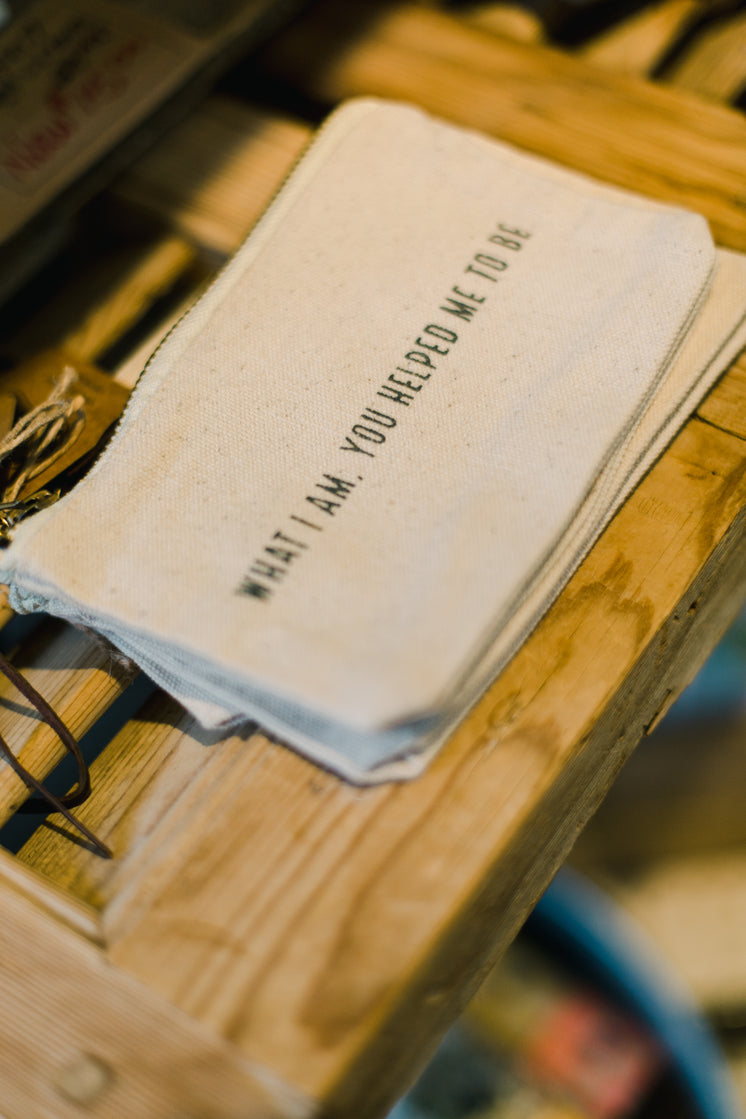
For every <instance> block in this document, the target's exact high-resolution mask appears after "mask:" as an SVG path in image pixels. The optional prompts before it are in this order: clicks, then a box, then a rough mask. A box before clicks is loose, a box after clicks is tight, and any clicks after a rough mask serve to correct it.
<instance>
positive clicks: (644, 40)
mask: <svg viewBox="0 0 746 1119" xmlns="http://www.w3.org/2000/svg"><path fill="white" fill-rule="evenodd" d="M706 5H707V0H662V2H659V3H657V4H652V5H648V6H646V7H645V8H643V9H642V11H640V12H638V13H637V14H636V15H634V16H632V17H631V18H629V19H626V20H623V21H622V22H621V23H615V24H613V25H612V27H611V28H610V29H609V30H608V31H606V32H605V34H603V35H598V36H596V38H595V39H592V40H591V41H590V42H589V43H588V44H587V45H586V46H584V47H583V48H582V50H580V51H579V52H578V53H579V54H580V55H581V57H582V58H584V59H585V60H586V62H592V63H593V64H594V65H596V66H605V67H607V68H608V69H609V70H613V71H614V73H616V74H638V75H640V76H641V77H644V76H645V75H647V74H649V73H650V72H651V71H652V70H653V69H654V67H655V66H656V64H657V63H658V62H660V61H661V59H662V58H663V57H664V56H665V55H666V53H667V51H668V50H669V48H670V47H671V46H673V44H674V43H676V42H677V40H678V38H679V36H680V35H681V34H682V33H683V32H684V31H685V30H686V28H687V27H688V26H689V24H690V23H691V21H692V17H693V16H695V15H697V14H699V13H701V12H702V11H703V10H704V9H705V7H706Z"/></svg>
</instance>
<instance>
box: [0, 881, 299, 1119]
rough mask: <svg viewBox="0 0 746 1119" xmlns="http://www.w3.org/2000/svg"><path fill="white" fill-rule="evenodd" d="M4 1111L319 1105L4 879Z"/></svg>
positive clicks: (166, 1112) (43, 1113)
mask: <svg viewBox="0 0 746 1119" xmlns="http://www.w3.org/2000/svg"><path fill="white" fill-rule="evenodd" d="M0 904H1V905H2V911H3V920H2V923H1V925H0V953H2V958H3V967H2V969H0V1005H1V1006H2V1010H3V1013H2V1014H1V1015H0V1083H2V1086H3V1088H2V1109H3V1116H4V1117H5V1119H31V1117H33V1119H122V1117H123V1116H133V1117H134V1116H137V1119H166V1117H169V1119H170V1117H172V1116H174V1117H175V1116H184V1117H185V1119H186V1117H188V1116H200V1117H204V1119H281V1117H282V1119H301V1117H302V1116H306V1115H308V1114H309V1113H310V1111H309V1107H308V1105H307V1104H306V1102H305V1101H303V1100H302V1099H301V1098H300V1097H299V1096H298V1095H297V1094H296V1093H293V1092H291V1091H290V1090H288V1089H286V1088H284V1087H283V1086H282V1084H281V1083H280V1082H279V1081H274V1082H273V1081H272V1079H271V1078H269V1077H263V1076H262V1074H261V1073H257V1071H256V1070H254V1069H252V1068H251V1066H250V1065H249V1064H248V1063H247V1061H246V1060H245V1059H244V1058H243V1057H242V1055H241V1054H240V1052H239V1051H238V1050H237V1049H236V1048H235V1046H232V1045H229V1044H227V1043H225V1042H222V1041H221V1040H220V1039H219V1038H216V1037H215V1036H214V1035H213V1034H211V1033H209V1032H208V1031H207V1030H205V1029H204V1028H202V1027H201V1026H200V1025H199V1024H198V1023H196V1022H194V1021H192V1020H190V1019H189V1018H188V1017H187V1016H186V1015H184V1014H181V1013H179V1012H178V1011H177V1010H175V1009H174V1008H173V1007H170V1006H169V1005H168V1004H167V1003H165V1002H164V1001H163V1000H162V999H159V998H158V997H156V996H154V995H153V994H152V992H151V991H149V990H148V989H147V988H146V987H144V986H142V984H139V983H137V982H136V981H135V980H133V979H132V978H131V977H130V976H127V975H125V974H122V973H121V972H119V971H118V970H117V969H116V968H113V967H112V966H111V964H110V962H109V961H108V960H107V958H106V956H105V955H104V954H103V953H102V952H101V951H100V950H99V949H98V948H96V947H95V946H94V945H93V944H91V943H90V942H89V941H87V940H84V939H82V938H81V937H80V936H78V935H77V934H76V933H74V932H72V931H70V929H69V928H67V927H66V926H65V925H63V924H61V923H59V922H57V921H56V920H55V919H54V918H53V917H52V916H50V914H49V913H47V912H45V911H44V910H43V909H41V907H39V906H37V905H35V904H34V902H33V901H31V900H30V899H29V898H28V897H26V896H24V894H23V893H22V892H19V891H16V890H14V889H13V887H12V886H11V885H9V884H7V883H6V882H3V883H2V884H0Z"/></svg>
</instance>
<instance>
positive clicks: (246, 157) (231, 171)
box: [112, 95, 311, 253]
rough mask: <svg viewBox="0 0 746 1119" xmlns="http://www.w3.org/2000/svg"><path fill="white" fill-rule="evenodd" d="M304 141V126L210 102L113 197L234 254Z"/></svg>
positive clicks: (228, 102)
mask: <svg viewBox="0 0 746 1119" xmlns="http://www.w3.org/2000/svg"><path fill="white" fill-rule="evenodd" d="M310 136H311V129H310V128H309V126H308V125H305V124H301V123H300V122H297V121H293V120H289V119H287V118H284V117H280V116H277V115H275V114H272V113H269V112H266V111H262V110H259V109H253V108H251V107H249V106H248V105H245V104H242V103H241V102H239V101H237V100H235V99H233V98H229V97H221V96H218V95H214V96H213V97H211V98H209V99H208V100H207V101H206V102H205V104H204V105H202V106H200V108H198V109H197V110H196V111H195V112H193V113H192V114H191V115H190V116H189V117H188V118H187V119H186V120H185V121H183V123H182V124H180V125H179V126H178V127H177V128H174V129H173V130H172V131H171V132H170V133H169V134H168V135H167V136H164V137H163V139H162V140H161V141H160V143H159V144H158V145H157V146H156V147H155V148H154V149H152V150H151V151H150V152H149V153H148V154H146V155H145V156H144V157H143V158H141V159H140V160H138V161H137V163H135V164H134V165H133V167H132V168H131V169H130V170H129V171H128V172H127V173H126V174H125V175H123V176H122V177H121V178H120V179H119V180H118V181H117V183H116V184H115V185H114V187H113V190H112V193H113V195H114V196H115V197H117V198H120V199H123V200H125V201H127V202H129V203H131V204H134V205H137V206H139V207H141V208H142V209H143V210H146V211H147V212H148V213H149V214H151V215H156V216H158V217H159V218H160V219H161V220H163V221H164V222H165V223H167V224H168V225H169V226H170V227H171V228H172V229H174V230H175V231H178V233H180V234H181V235H184V236H186V237H189V238H190V239H192V240H194V241H196V242H197V243H199V244H201V245H203V246H207V247H209V248H212V249H214V250H217V251H218V252H221V253H229V252H233V251H234V250H235V249H236V248H237V247H238V245H239V244H240V243H241V241H242V240H243V238H244V237H245V236H246V234H247V233H248V231H249V230H250V228H251V226H252V225H253V224H254V222H255V221H256V220H257V218H258V217H259V216H260V215H261V213H262V211H263V210H264V209H265V207H266V205H267V203H268V202H269V200H270V199H271V198H272V195H273V194H274V193H275V191H276V190H277V188H278V186H279V184H280V183H281V182H282V180H283V179H284V177H285V175H287V173H288V172H289V171H290V169H291V167H292V165H293V163H294V162H295V160H296V159H297V158H298V156H299V155H300V153H301V151H302V150H303V148H304V147H305V145H306V143H307V142H308V140H309V138H310Z"/></svg>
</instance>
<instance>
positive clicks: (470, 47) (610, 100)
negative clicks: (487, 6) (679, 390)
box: [265, 0, 746, 249]
mask: <svg viewBox="0 0 746 1119" xmlns="http://www.w3.org/2000/svg"><path fill="white" fill-rule="evenodd" d="M358 7H359V6H357V5H356V6H355V11H356V12H357V11H358ZM351 10H352V9H350V8H344V10H341V6H340V5H339V0H332V2H331V3H330V2H328V0H327V3H324V4H322V5H321V7H320V8H319V9H318V10H317V9H316V8H314V11H313V12H312V14H311V16H310V17H309V18H308V19H306V20H299V21H298V23H297V24H296V25H294V27H293V29H291V30H290V31H289V32H287V33H286V34H285V35H283V36H280V37H279V38H278V39H277V40H276V42H275V44H274V46H273V47H272V48H270V50H269V51H268V52H267V54H266V56H265V63H266V65H267V66H268V67H269V68H270V69H271V70H272V71H273V72H274V73H279V74H281V75H284V76H285V77H287V78H288V79H289V80H291V81H293V82H295V83H296V84H300V85H301V86H302V87H303V89H304V90H305V91H306V92H308V93H310V94H312V95H313V96H315V97H318V98H321V99H322V100H327V101H330V102H335V101H338V100H340V99H341V98H344V97H351V96H355V95H359V94H371V95H377V96H382V97H392V98H395V99H400V100H411V101H414V102H416V103H418V104H419V105H421V106H422V107H423V108H425V109H428V110H429V111H431V112H433V113H435V114H437V115H439V116H441V117H444V118H446V119H448V120H453V121H456V122H457V123H460V124H465V125H468V126H469V127H474V128H479V129H482V130H483V131H484V132H487V133H489V134H491V135H494V136H498V137H500V138H502V139H504V140H507V141H509V142H512V143H514V144H516V145H518V146H519V147H522V148H526V149H527V150H529V151H533V152H537V153H539V154H541V155H544V156H547V157H549V158H550V159H554V160H556V161H557V162H558V163H563V164H566V165H570V166H572V167H575V168H577V169H578V170H581V171H585V172H587V173H588V174H590V175H595V176H596V177H598V178H600V179H604V180H606V181H608V182H612V183H616V184H618V185H619V186H622V187H628V188H630V189H632V190H637V191H640V192H642V193H644V194H649V195H651V196H652V197H654V198H661V199H664V200H667V201H672V202H677V203H678V204H680V205H684V206H688V207H690V208H691V209H694V210H697V211H699V212H700V213H702V214H704V215H705V216H706V217H707V218H709V220H710V223H711V226H712V229H713V232H714V234H715V237H716V239H717V240H718V241H719V242H720V243H721V244H723V245H727V246H730V247H732V248H740V249H746V215H745V214H744V206H743V183H744V180H745V179H746V119H744V117H743V116H742V115H741V114H740V113H737V112H736V111H732V110H729V109H726V108H721V107H720V106H717V105H713V104H709V103H707V102H704V101H701V100H699V99H698V98H695V97H691V96H689V95H687V94H685V93H684V92H682V91H674V90H669V89H664V88H662V87H660V86H656V85H653V84H652V83H649V82H644V81H642V80H638V79H636V78H632V77H625V76H621V77H618V76H616V75H613V74H610V73H609V72H607V71H606V70H603V69H601V68H599V67H595V66H591V65H589V64H583V63H582V61H581V60H579V59H573V58H570V57H568V56H567V55H564V54H561V53H560V52H559V51H553V50H549V49H548V48H544V47H535V46H529V45H525V44H522V43H518V42H509V41H507V40H502V39H500V38H499V37H498V36H496V35H489V34H486V33H483V32H480V31H478V30H476V29H474V28H470V27H467V26H465V25H463V24H461V23H460V22H459V21H458V20H455V19H452V18H450V17H448V16H446V15H441V14H439V13H437V12H432V11H429V10H427V9H424V8H418V7H414V6H412V7H405V8H402V9H401V10H396V11H394V12H393V13H391V14H390V15H384V16H382V17H381V19H380V21H379V22H378V23H376V24H375V26H374V27H372V28H369V29H368V30H367V34H366V35H365V36H364V37H360V36H358V37H357V38H356V37H355V32H354V29H353V31H351V32H350V31H348V33H347V34H346V35H345V34H344V29H345V23H346V24H347V25H348V26H349V23H350V20H351V16H350V12H351ZM345 12H347V17H346V20H345Z"/></svg>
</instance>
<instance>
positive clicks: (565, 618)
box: [24, 420, 746, 1117]
mask: <svg viewBox="0 0 746 1119" xmlns="http://www.w3.org/2000/svg"><path fill="white" fill-rule="evenodd" d="M745 510H746V443H744V442H743V441H741V440H739V439H737V438H734V437H733V436H731V435H728V434H726V433H724V432H721V431H719V430H717V429H716V428H714V427H712V426H710V425H708V424H704V423H701V422H699V421H697V420H692V421H690V423H689V424H688V425H687V427H686V429H685V430H684V431H683V432H682V434H681V435H680V436H679V438H678V439H677V440H676V442H675V444H674V445H673V447H672V448H671V450H670V451H669V452H668V453H667V454H666V455H665V456H664V458H663V459H662V460H660V461H659V463H658V464H657V465H656V467H655V468H654V469H653V471H652V472H651V473H650V474H649V475H648V476H647V477H646V479H645V480H644V481H643V483H642V485H641V486H640V487H639V489H638V490H637V491H636V492H635V494H634V495H633V497H632V498H631V500H630V502H629V503H628V504H627V505H626V506H625V508H624V509H623V510H622V511H621V512H620V514H619V515H618V516H617V518H616V519H615V521H614V522H613V523H612V524H611V526H610V527H609V529H608V530H607V531H606V533H605V534H604V536H603V537H602V538H601V540H600V541H599V543H598V544H597V546H596V548H595V549H594V550H593V552H592V553H591V555H590V556H589V557H588V559H587V561H586V562H585V563H584V564H583V566H582V567H581V569H580V570H579V571H578V573H577V574H576V576H575V577H574V578H573V580H572V581H571V582H570V584H569V585H568V587H567V588H566V590H565V592H564V593H563V594H562V596H561V597H560V598H559V600H558V601H557V603H556V604H555V606H554V608H553V609H552V610H551V611H550V613H549V614H548V615H547V617H546V618H545V619H544V621H543V622H542V623H541V625H540V626H539V627H538V629H537V630H536V631H535V633H534V635H533V636H532V637H531V638H530V640H529V641H528V642H527V644H526V645H525V646H524V648H523V649H522V650H521V651H520V652H519V653H518V655H517V656H516V658H515V659H514V660H513V662H512V663H511V664H510V665H509V666H508V668H507V669H506V670H505V672H504V673H503V674H502V675H501V677H500V678H499V679H498V680H497V681H496V682H495V684H494V685H493V686H492V687H491V688H490V690H489V692H488V693H487V694H486V696H485V697H484V698H483V700H482V701H481V702H480V703H479V704H478V705H477V707H476V708H475V710H474V711H473V712H472V713H471V715H470V716H469V717H468V718H467V720H466V722H465V723H464V725H463V726H462V728H461V729H460V730H459V732H458V733H457V734H456V735H455V736H454V738H453V739H452V741H451V742H450V744H449V745H448V747H447V748H446V749H445V750H444V751H443V753H442V754H441V755H440V756H439V757H438V758H437V759H436V760H435V762H434V763H433V764H432V766H431V767H430V769H429V770H428V771H427V773H426V774H425V775H424V776H423V777H421V778H420V779H418V780H417V781H416V782H414V783H412V784H409V785H404V786H388V787H384V788H376V789H366V790H357V789H354V788H352V787H350V786H348V785H345V784H344V783H342V782H340V781H338V780H336V779H335V778H333V777H331V776H329V775H325V774H323V773H321V772H320V771H318V770H317V769H315V768H314V767H313V766H311V765H309V764H308V763H306V762H304V761H303V760H302V759H300V758H298V757H296V756H295V755H293V754H292V753H290V752H289V751H286V750H284V749H283V748H282V747H280V746H278V745H275V744H273V743H271V742H269V741H268V740H266V739H264V738H263V737H262V736H261V735H259V734H257V735H255V736H253V737H250V738H248V739H247V740H246V741H241V740H238V739H234V740H230V741H228V742H226V743H223V744H221V745H219V746H210V745H207V744H206V743H205V744H204V745H203V743H202V742H201V741H200V739H199V738H198V737H197V736H196V734H195V732H194V729H192V730H188V728H187V727H186V726H185V725H184V724H178V723H174V720H173V717H171V718H170V719H167V718H164V716H163V713H161V716H160V719H159V721H156V722H152V723H151V727H150V733H148V731H147V723H148V719H152V718H153V713H152V712H151V714H150V716H147V717H146V718H145V719H144V720H143V721H142V722H141V723H140V724H139V725H137V726H131V727H130V728H127V729H126V730H125V731H123V732H122V735H120V737H119V740H118V741H117V743H116V744H115V746H114V749H113V750H112V752H111V755H110V757H106V758H102V759H101V766H102V770H101V774H102V778H99V779H97V782H96V784H97V787H98V790H99V793H102V799H99V793H97V794H95V795H94V798H93V800H92V802H91V803H90V804H89V805H86V806H84V807H83V808H82V809H81V816H82V817H83V818H84V819H85V820H86V822H88V823H89V824H91V825H92V826H94V827H96V828H100V830H101V831H102V834H103V835H104V837H105V838H107V839H109V840H111V841H112V842H113V844H114V846H115V851H116V854H117V856H118V857H117V860H116V861H115V863H114V864H104V863H102V862H101V861H100V860H95V859H93V858H92V857H91V856H90V855H89V854H88V853H87V852H86V851H85V850H83V849H81V848H72V845H69V844H68V846H67V850H66V851H65V850H64V849H63V845H62V843H61V840H60V839H59V838H54V837H50V839H49V841H48V844H46V845H45V844H42V843H40V842H39V841H38V839H35V840H33V841H32V843H31V844H29V846H28V848H27V850H26V851H25V852H24V858H25V859H27V860H28V861H29V863H30V864H32V865H39V866H41V867H43V869H44V870H45V871H46V872H47V873H50V874H56V875H58V876H59V879H60V881H62V882H63V883H64V884H65V885H66V887H67V888H69V889H72V890H74V891H75V892H76V893H78V894H79V895H80V896H83V897H86V898H87V899H88V900H90V901H93V902H94V903H95V904H97V905H100V906H101V908H102V922H103V928H104V929H105V931H106V936H107V941H108V943H109V945H110V952H111V957H112V959H113V960H115V961H116V962H117V963H118V964H119V965H120V966H122V967H124V968H126V969H128V970H131V971H132V972H133V973H134V974H136V975H137V976H138V977H139V978H140V979H142V980H143V981H145V982H146V983H147V984H148V986H151V987H152V988H153V989H155V990H157V991H159V992H160V993H161V994H162V995H164V996H165V997H167V998H168V999H169V1000H173V1001H174V1002H175V1003H176V1004H177V1005H179V1006H180V1007H181V1008H182V1009H184V1010H186V1011H187V1012H188V1013H189V1014H190V1015H193V1016H194V1017H196V1018H199V1019H200V1020H202V1021H204V1022H205V1023H207V1024H208V1025H210V1026H211V1027H212V1028H213V1029H215V1030H216V1031H218V1032H219V1033H221V1034H222V1035H224V1036H226V1037H228V1038H230V1039H231V1040H233V1041H236V1042H237V1043H238V1044H240V1046H241V1047H242V1049H243V1050H244V1051H245V1052H246V1054H247V1055H248V1056H250V1057H251V1059H253V1060H257V1061H259V1062H260V1063H261V1064H263V1065H266V1066H268V1067H272V1068H274V1069H276V1070H277V1071H278V1072H279V1073H280V1074H281V1075H282V1076H283V1077H284V1078H285V1079H287V1080H288V1081H290V1082H292V1083H293V1084H295V1085H296V1086H297V1087H298V1088H299V1089H300V1090H301V1091H303V1092H304V1093H306V1094H308V1095H310V1096H313V1097H314V1098H317V1099H323V1100H324V1101H325V1107H326V1108H327V1111H325V1114H326V1113H328V1114H330V1115H334V1116H343V1115H344V1116H347V1115H349V1114H352V1113H354V1114H355V1115H356V1116H358V1115H359V1116H361V1117H365V1116H369V1115H370V1116H374V1115H381V1114H383V1113H384V1111H385V1107H386V1106H388V1105H389V1104H390V1103H391V1102H392V1100H393V1099H394V1098H395V1097H396V1095H397V1094H398V1093H399V1092H400V1091H401V1089H402V1088H403V1086H404V1084H405V1081H406V1079H407V1077H408V1076H410V1075H411V1070H412V1067H413V1064H412V1063H413V1061H415V1060H416V1059H417V1058H418V1057H419V1058H420V1059H421V1058H422V1057H423V1056H424V1055H425V1054H426V1053H427V1052H428V1051H429V1049H430V1047H431V1046H432V1044H433V1042H434V1040H435V1039H436V1038H437V1036H438V1035H439V1034H440V1033H441V1032H442V1030H443V1029H444V1028H445V1026H446V1025H447V1024H448V1023H449V1022H450V1021H451V1020H452V1018H453V1017H454V1015H455V1014H456V1012H457V1010H458V1009H459V1008H460V1007H461V1005H462V1004H463V1002H464V1000H465V998H466V997H467V995H468V994H469V993H470V992H471V991H472V990H473V989H474V988H475V986H476V984H477V982H478V980H479V978H480V977H481V976H482V975H483V974H484V972H485V969H486V968H487V967H488V966H489V965H490V964H491V963H492V962H493V961H494V960H495V958H496V957H497V955H498V954H499V952H500V951H501V950H502V948H503V947H504V946H505V945H506V944H507V943H508V941H509V940H510V938H511V937H512V935H514V933H515V931H516V929H517V927H518V925H519V924H520V922H521V921H522V920H523V919H524V917H525V915H526V913H527V912H528V910H529V908H530V907H531V905H532V904H533V903H534V901H535V900H536V898H537V897H538V895H539V893H540V892H541V891H542V890H543V888H544V887H545V886H546V884H547V882H548V880H549V878H550V877H551V875H552V873H553V872H554V871H555V870H556V868H557V866H558V865H559V864H560V862H561V861H562V859H563V858H564V857H565V855H566V854H567V851H568V849H569V847H570V846H571V844H572V841H573V839H574V837H575V836H576V834H577V832H578V831H579V830H580V828H582V826H583V825H584V823H585V821H586V820H587V818H588V816H589V814H590V813H591V812H592V811H593V809H594V808H595V807H596V805H597V804H598V802H599V801H600V799H601V798H602V796H603V794H604V792H605V790H606V789H607V787H608V785H609V783H610V781H611V780H612V778H613V776H614V774H615V773H616V771H617V769H618V767H619V766H620V765H621V764H622V761H623V760H624V758H625V757H626V756H627V755H628V753H629V752H630V751H631V749H632V748H633V746H634V744H635V743H636V741H637V740H638V738H639V736H640V735H641V734H642V733H643V732H644V731H645V729H646V728H649V727H650V726H651V725H652V724H653V723H654V722H655V720H656V717H657V714H658V712H659V711H660V710H661V709H662V708H663V707H664V706H665V705H666V704H667V703H668V702H670V699H671V697H672V695H674V694H676V693H677V692H678V691H680V690H681V688H682V687H683V686H684V685H685V683H686V682H688V680H689V679H690V678H691V676H692V674H693V673H694V671H695V670H696V668H697V667H698V666H699V665H700V663H701V662H702V660H703V658H704V656H705V655H706V654H707V652H708V651H709V650H710V649H711V647H712V646H713V644H714V643H715V641H716V640H717V639H718V638H719V636H720V635H721V633H722V632H723V631H724V629H725V628H726V626H727V624H728V623H729V622H730V620H731V619H732V616H733V615H734V613H735V612H736V611H737V609H738V608H739V606H740V602H741V601H742V599H743V595H744V592H745V591H746V549H744V534H745V533H746V512H745ZM159 723H160V725H159ZM143 724H145V725H143ZM169 724H171V725H169ZM203 741H204V740H203ZM129 749H132V750H134V751H135V757H134V758H133V768H134V772H133V775H132V776H131V777H128V778H127V781H125V780H124V774H125V770H126V759H127V752H128V750H129ZM138 749H139V750H141V753H140V755H139V756H138V755H137V751H138ZM213 751H214V753H213ZM201 752H204V754H205V755H206V757H205V760H204V762H203V763H202V764H200V761H199V755H200V753H201ZM109 766H111V768H109ZM107 773H108V776H106V780H107V781H108V784H109V790H108V793H107V792H106V791H103V790H104V781H103V777H104V776H105V775H107ZM190 773H191V774H192V775H193V776H190ZM129 781H131V782H132V786H131V793H130V792H128V790H127V784H128V782H129ZM107 812H109V813H110V814H111V820H110V826H109V830H108V831H107V824H106V820H105V817H106V814H107ZM56 868H62V869H59V870H58V869H56Z"/></svg>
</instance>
